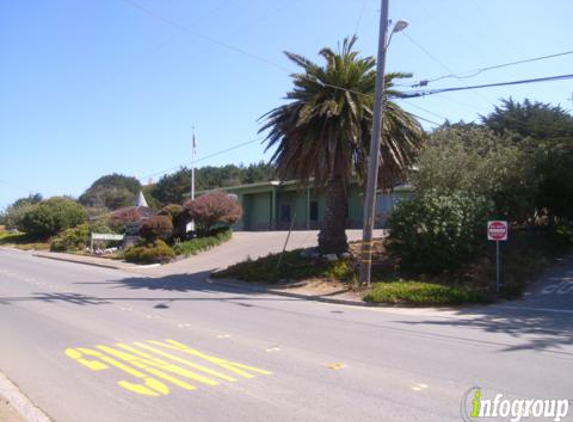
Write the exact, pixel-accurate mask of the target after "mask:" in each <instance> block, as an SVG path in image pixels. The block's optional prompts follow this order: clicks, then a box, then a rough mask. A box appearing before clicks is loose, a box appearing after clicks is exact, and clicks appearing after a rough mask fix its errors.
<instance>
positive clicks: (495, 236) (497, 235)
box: [487, 220, 509, 242]
mask: <svg viewBox="0 0 573 422" xmlns="http://www.w3.org/2000/svg"><path fill="white" fill-rule="evenodd" d="M508 232H509V224H508V223H507V221H501V220H494V221H488V222H487V240H493V241H495V242H505V241H506V240H507V234H508Z"/></svg>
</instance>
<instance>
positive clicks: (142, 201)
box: [133, 191, 149, 207]
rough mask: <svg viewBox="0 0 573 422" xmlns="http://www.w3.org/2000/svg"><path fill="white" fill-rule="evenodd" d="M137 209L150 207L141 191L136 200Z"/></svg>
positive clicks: (134, 204)
mask: <svg viewBox="0 0 573 422" xmlns="http://www.w3.org/2000/svg"><path fill="white" fill-rule="evenodd" d="M133 206H135V207H149V205H147V201H146V200H145V196H143V192H142V191H139V195H137V197H136V198H135V202H134V203H133Z"/></svg>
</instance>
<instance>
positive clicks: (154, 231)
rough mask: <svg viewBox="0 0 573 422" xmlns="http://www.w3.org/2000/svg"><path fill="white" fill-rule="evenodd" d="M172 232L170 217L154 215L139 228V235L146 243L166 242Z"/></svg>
mask: <svg viewBox="0 0 573 422" xmlns="http://www.w3.org/2000/svg"><path fill="white" fill-rule="evenodd" d="M172 232H173V223H172V222H171V217H168V216H166V215H156V216H154V217H151V218H150V219H148V220H146V221H145V222H144V223H143V224H142V225H141V227H140V228H139V235H140V236H141V237H143V238H144V239H145V240H147V241H148V242H155V241H156V240H159V239H162V240H167V239H168V238H169V237H170V236H171V233H172Z"/></svg>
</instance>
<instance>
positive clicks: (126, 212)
mask: <svg viewBox="0 0 573 422" xmlns="http://www.w3.org/2000/svg"><path fill="white" fill-rule="evenodd" d="M152 215H153V211H152V210H151V209H149V208H144V207H126V208H120V209H119V210H116V211H114V212H112V213H111V215H110V217H109V226H110V227H111V228H112V229H114V230H117V231H123V230H125V226H126V225H127V224H130V223H137V222H140V221H143V220H144V219H145V218H147V217H151V216H152Z"/></svg>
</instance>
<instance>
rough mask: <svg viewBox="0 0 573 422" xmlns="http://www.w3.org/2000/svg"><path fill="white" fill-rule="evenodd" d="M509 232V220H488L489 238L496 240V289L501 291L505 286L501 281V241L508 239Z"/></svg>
mask: <svg viewBox="0 0 573 422" xmlns="http://www.w3.org/2000/svg"><path fill="white" fill-rule="evenodd" d="M508 232H509V224H508V223H507V221H500V220H494V221H488V222H487V240H491V241H494V242H495V256H496V259H495V260H496V271H495V276H496V290H497V293H498V294H499V291H500V290H501V288H502V287H503V284H502V282H501V252H500V245H499V242H505V241H507V235H508Z"/></svg>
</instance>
